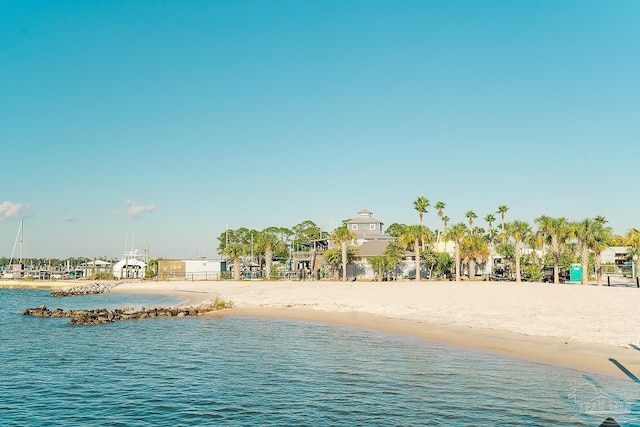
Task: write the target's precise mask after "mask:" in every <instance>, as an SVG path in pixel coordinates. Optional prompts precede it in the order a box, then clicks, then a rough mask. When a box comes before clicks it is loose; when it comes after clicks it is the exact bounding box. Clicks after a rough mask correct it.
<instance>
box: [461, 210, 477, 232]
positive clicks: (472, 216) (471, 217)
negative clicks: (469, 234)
mask: <svg viewBox="0 0 640 427" xmlns="http://www.w3.org/2000/svg"><path fill="white" fill-rule="evenodd" d="M464 216H466V217H467V219H468V220H469V231H473V220H474V219H476V218H478V215H476V213H475V212H474V211H472V210H469V211H467V213H465V214H464Z"/></svg>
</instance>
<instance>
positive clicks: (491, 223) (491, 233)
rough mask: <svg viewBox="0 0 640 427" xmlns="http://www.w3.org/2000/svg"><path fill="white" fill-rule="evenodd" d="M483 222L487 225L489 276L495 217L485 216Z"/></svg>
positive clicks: (491, 215)
mask: <svg viewBox="0 0 640 427" xmlns="http://www.w3.org/2000/svg"><path fill="white" fill-rule="evenodd" d="M484 220H485V221H487V224H488V225H489V260H490V262H489V268H490V270H489V274H491V273H493V223H494V222H495V221H496V217H495V216H493V214H487V216H485V217H484Z"/></svg>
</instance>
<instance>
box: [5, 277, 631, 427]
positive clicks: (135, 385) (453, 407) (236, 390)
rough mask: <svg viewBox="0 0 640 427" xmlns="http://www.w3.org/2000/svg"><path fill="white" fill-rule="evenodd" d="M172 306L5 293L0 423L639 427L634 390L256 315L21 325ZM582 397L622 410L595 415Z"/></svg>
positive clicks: (147, 300)
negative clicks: (608, 421)
mask: <svg viewBox="0 0 640 427" xmlns="http://www.w3.org/2000/svg"><path fill="white" fill-rule="evenodd" d="M177 302H178V301H177V300H175V299H171V298H163V297H148V296H146V297H144V296H123V295H96V296H89V297H75V298H65V299H60V298H52V297H50V296H49V295H48V292H45V291H33V290H2V289H0V425H2V426H14V425H15V426H23V425H38V426H54V425H65V426H88V425H112V426H157V425H171V426H177V425H193V426H202V425H231V426H263V425H267V426H303V425H307V426H370V425H374V426H378V425H379V426H423V425H441V426H496V425H500V426H598V425H599V424H600V423H601V422H602V421H603V420H604V419H605V418H606V417H607V416H608V415H611V416H612V417H613V418H615V419H616V421H618V422H619V423H620V424H621V425H640V384H637V383H634V382H631V381H620V380H615V379H611V378H607V377H600V376H596V375H585V374H582V373H579V372H574V371H571V370H566V369H560V368H555V367H548V366H543V365H537V364H531V363H526V362H521V361H515V360H511V359H507V358H503V357H499V356H495V355H489V354H485V353H482V352H472V351H466V350H460V349H457V348H454V347H450V346H446V345H434V344H431V343H428V342H425V341H423V340H420V339H418V338H413V337H406V336H395V335H387V334H383V333H379V332H376V331H370V330H362V329H356V328H350V327H343V326H335V325H325V324H313V323H308V322H299V321H290V320H274V319H262V318H251V317H249V318H239V317H228V318H211V317H207V318H202V317H201V318H191V319H190V318H184V319H177V318H174V319H150V320H140V321H129V322H118V323H113V324H108V325H95V326H75V327H74V326H70V325H69V320H68V319H49V318H46V319H39V318H31V317H25V316H21V315H20V313H21V312H22V310H24V309H25V308H27V307H35V306H38V305H40V304H46V305H47V306H48V307H49V308H56V307H61V308H98V307H107V308H115V307H118V306H121V305H132V306H139V305H144V306H154V305H176V304H177ZM589 401H599V402H612V403H614V404H617V405H619V406H620V408H619V409H618V410H613V412H615V413H608V414H607V413H599V414H597V415H589V414H588V413H585V412H589V410H588V407H587V406H586V405H587V403H588V402H589ZM611 411H612V410H609V412H611ZM625 411H630V413H627V414H622V413H621V412H625Z"/></svg>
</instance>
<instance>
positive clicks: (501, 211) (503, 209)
mask: <svg viewBox="0 0 640 427" xmlns="http://www.w3.org/2000/svg"><path fill="white" fill-rule="evenodd" d="M508 210H509V208H508V207H507V205H500V206H498V210H497V211H496V213H499V214H500V218H501V220H502V223H501V224H502V229H503V230H504V214H506V213H507V211H508Z"/></svg>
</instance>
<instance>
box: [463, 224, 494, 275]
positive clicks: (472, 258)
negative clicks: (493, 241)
mask: <svg viewBox="0 0 640 427" xmlns="http://www.w3.org/2000/svg"><path fill="white" fill-rule="evenodd" d="M460 257H461V258H462V260H464V261H465V262H466V263H467V269H468V272H469V279H473V278H474V277H475V272H476V262H486V261H487V260H488V259H489V247H488V246H487V241H486V240H485V239H484V238H483V237H482V236H481V235H479V234H470V235H467V236H465V237H463V238H462V240H461V242H460Z"/></svg>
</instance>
